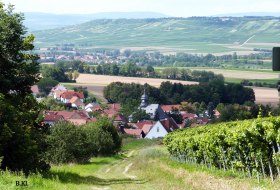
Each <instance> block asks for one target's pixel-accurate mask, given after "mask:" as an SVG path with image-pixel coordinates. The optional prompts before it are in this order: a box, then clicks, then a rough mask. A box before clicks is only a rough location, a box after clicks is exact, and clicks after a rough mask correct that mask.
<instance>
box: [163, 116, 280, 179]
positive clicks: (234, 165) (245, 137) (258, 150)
mask: <svg viewBox="0 0 280 190" xmlns="http://www.w3.org/2000/svg"><path fill="white" fill-rule="evenodd" d="M279 142H280V118H279V117H269V118H258V119H255V120H245V121H235V122H229V123H220V124H212V125H207V126H202V127H197V128H190V129H183V130H178V131H175V132H173V133H170V134H168V135H167V136H166V137H165V139H164V144H165V145H166V146H167V149H168V151H169V153H170V155H171V158H172V159H175V160H177V161H180V162H185V163H188V164H199V165H201V166H202V167H208V168H211V169H221V170H228V171H232V172H233V173H239V174H241V175H244V177H250V178H252V177H256V178H257V179H258V182H260V179H261V178H266V177H270V178H271V179H272V181H274V180H275V179H276V177H277V176H278V177H280V146H279Z"/></svg>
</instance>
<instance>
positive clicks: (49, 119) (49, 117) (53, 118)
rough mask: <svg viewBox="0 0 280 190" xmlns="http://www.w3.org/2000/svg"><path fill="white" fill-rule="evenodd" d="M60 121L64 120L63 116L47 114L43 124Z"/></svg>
mask: <svg viewBox="0 0 280 190" xmlns="http://www.w3.org/2000/svg"><path fill="white" fill-rule="evenodd" d="M61 120H64V118H63V116H61V115H55V114H47V115H45V117H44V122H56V121H61Z"/></svg>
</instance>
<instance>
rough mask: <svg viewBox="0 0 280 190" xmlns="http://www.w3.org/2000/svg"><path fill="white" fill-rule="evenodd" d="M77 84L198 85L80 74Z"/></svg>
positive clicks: (183, 82)
mask: <svg viewBox="0 0 280 190" xmlns="http://www.w3.org/2000/svg"><path fill="white" fill-rule="evenodd" d="M76 81H77V83H81V84H91V85H97V86H107V85H108V84H110V83H112V82H124V83H133V82H134V83H139V84H142V85H143V84H145V83H148V84H149V85H151V86H155V87H159V86H160V84H161V83H162V82H165V81H170V82H180V83H182V84H184V85H190V84H198V82H192V81H178V80H168V79H154V78H137V77H121V76H107V75H93V74H80V76H79V77H78V78H77V80H76Z"/></svg>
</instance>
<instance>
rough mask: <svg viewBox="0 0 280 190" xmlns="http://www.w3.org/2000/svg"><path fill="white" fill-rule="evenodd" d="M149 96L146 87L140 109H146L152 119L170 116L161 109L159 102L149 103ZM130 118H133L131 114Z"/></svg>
mask: <svg viewBox="0 0 280 190" xmlns="http://www.w3.org/2000/svg"><path fill="white" fill-rule="evenodd" d="M148 99H149V97H148V95H147V93H146V89H144V94H143V95H142V96H141V104H140V106H139V107H138V109H142V110H144V111H145V112H146V113H147V114H148V115H150V117H151V119H152V120H156V121H158V120H162V119H165V118H168V116H167V115H166V114H165V113H164V111H163V110H162V109H161V107H160V105H159V104H149V100H148ZM129 120H132V115H130V116H129Z"/></svg>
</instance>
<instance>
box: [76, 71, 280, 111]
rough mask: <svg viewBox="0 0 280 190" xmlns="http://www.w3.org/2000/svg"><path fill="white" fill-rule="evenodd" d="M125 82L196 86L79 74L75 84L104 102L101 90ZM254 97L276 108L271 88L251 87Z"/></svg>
mask: <svg viewBox="0 0 280 190" xmlns="http://www.w3.org/2000/svg"><path fill="white" fill-rule="evenodd" d="M268 74H270V73H268ZM117 81H119V82H126V83H132V82H135V83H140V84H145V83H148V84H150V85H152V86H155V87H159V86H160V83H161V82H163V81H171V82H181V83H183V84H187V85H189V84H197V83H196V82H189V81H178V80H164V79H151V78H136V77H118V76H103V75H89V74H80V76H79V78H78V79H77V83H76V84H71V85H78V86H86V87H88V90H89V91H90V92H91V93H93V94H95V95H96V96H97V97H98V98H100V99H101V100H103V101H105V99H104V97H103V89H104V87H105V86H107V85H108V84H110V83H111V82H117ZM253 89H254V91H255V96H256V103H259V104H264V105H266V104H271V105H272V106H277V105H278V103H279V98H278V92H277V90H276V89H273V88H261V87H253Z"/></svg>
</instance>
